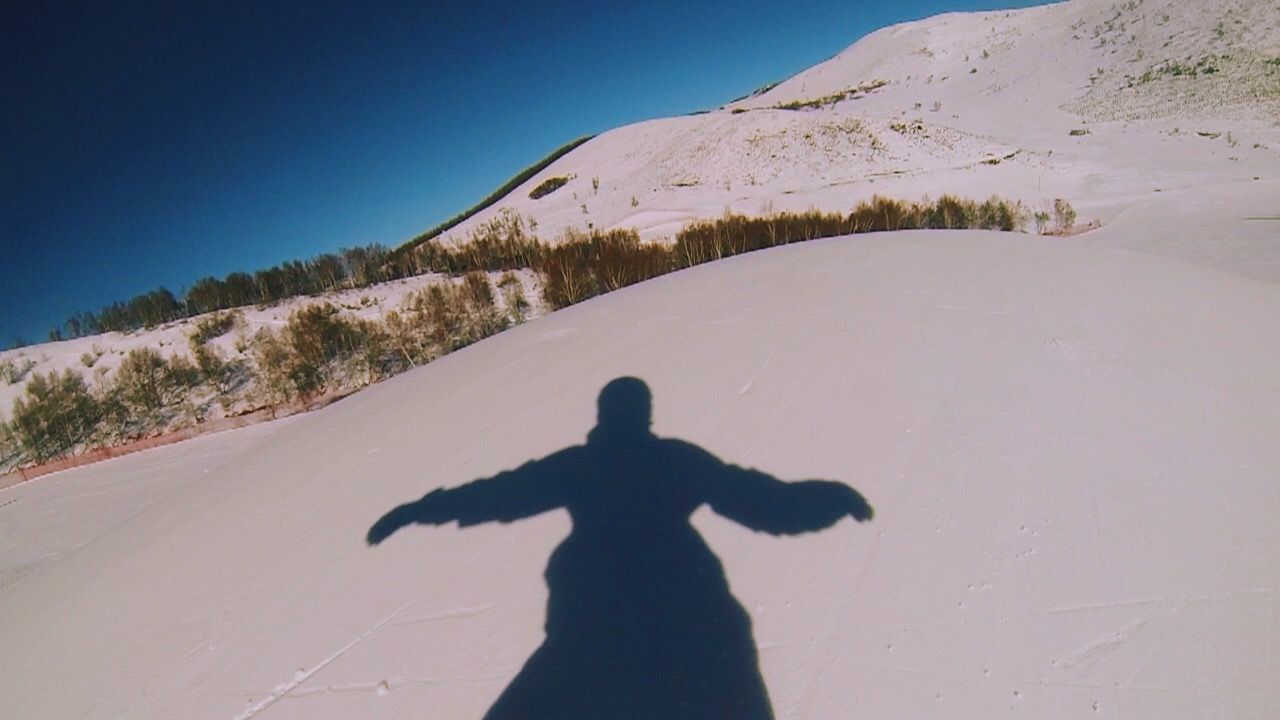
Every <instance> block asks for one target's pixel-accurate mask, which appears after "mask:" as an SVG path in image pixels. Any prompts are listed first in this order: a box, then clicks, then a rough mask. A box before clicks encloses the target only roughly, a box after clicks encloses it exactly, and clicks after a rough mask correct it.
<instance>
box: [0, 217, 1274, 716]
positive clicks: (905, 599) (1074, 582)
mask: <svg viewBox="0 0 1280 720" xmlns="http://www.w3.org/2000/svg"><path fill="white" fill-rule="evenodd" d="M1278 309H1280V288H1277V286H1275V285H1271V284H1264V283H1260V282H1256V281H1252V280H1247V279H1243V278H1239V277H1235V276H1232V275H1228V274H1223V273H1219V272H1215V271H1212V270H1207V269H1202V268H1196V267H1192V266H1188V265H1185V264H1183V263H1180V262H1177V261H1172V260H1165V259H1161V258H1154V257H1151V256H1149V255H1145V254H1142V253H1135V252H1130V251H1120V250H1108V249H1106V248H1103V247H1099V246H1089V245H1081V244H1075V243H1064V242H1062V241H1061V240H1060V239H1052V238H1036V237H1028V236H1017V235H1008V234H997V233H986V232H975V231H963V232H932V231H917V232H908V233H899V234H883V235H875V236H862V237H856V238H842V239H834V240H826V241H817V242H813V243H806V244H802V245H795V246H789V247H785V248H777V249H774V250H769V251H763V252H759V253H753V254H750V255H744V256H740V257H737V258H733V259H730V260H727V261H723V262H720V263H714V264H711V265H705V266H701V267H699V268H696V269H694V270H690V271H684V272H680V273H676V274H674V275H669V276H666V277H663V278H660V279H658V280H654V281H651V282H648V283H645V284H642V285H638V286H634V287H632V288H628V289H626V290H623V291H620V292H617V293H613V294H610V295H607V296H605V297H602V298H598V299H596V300H593V301H590V302H587V303H584V304H582V305H578V306H575V307H573V308H570V309H568V310H565V311H561V312H557V313H554V314H552V315H549V316H547V317H545V318H542V319H539V320H536V321H533V322H530V323H526V324H525V325H523V326H521V327H519V328H516V329H514V330H511V331H508V332H506V333H503V334H501V335H498V336H495V337H493V338H490V339H488V340H485V341H482V342H481V343H479V344H477V345H474V346H472V347H470V348H467V349H465V350H462V351H460V352H457V353H454V354H451V355H449V356H447V357H445V358H443V359H441V360H439V361H437V362H435V363H432V364H430V365H428V366H426V367H423V368H420V369H418V370H416V371H412V372H410V373H407V374H405V375H402V376H399V377H397V378H394V379H392V380H389V381H387V382H385V383H382V384H380V385H378V386H375V387H373V388H371V389H369V390H366V391H364V392H362V393H360V394H358V395H356V396H353V397H351V398H349V399H347V400H344V401H343V402H341V403H338V404H336V405H333V406H330V407H329V408H327V409H325V410H321V411H318V412H316V413H313V414H311V415H308V416H305V417H302V418H298V419H294V420H292V421H290V423H291V424H290V425H289V426H288V427H286V428H284V429H282V430H280V431H278V432H276V433H274V434H272V435H270V436H269V437H266V438H264V439H263V441H262V442H260V443H258V444H257V445H256V446H254V447H251V448H250V449H247V450H244V449H241V450H239V451H238V452H239V454H238V456H235V457H233V458H232V459H230V462H228V463H227V464H226V465H224V466H222V467H212V468H209V472H207V474H204V475H203V476H202V477H201V478H200V480H199V482H189V481H187V480H184V479H182V478H185V477H187V476H186V475H183V474H181V473H185V472H187V471H186V470H180V471H178V472H179V474H178V475H175V476H174V480H173V482H175V483H180V484H181V485H182V491H181V492H174V493H171V494H169V495H167V496H165V497H163V498H162V499H160V500H158V501H155V502H154V503H153V504H151V505H150V506H149V507H147V508H146V510H145V512H141V513H139V514H138V515H137V516H135V517H132V518H129V519H127V520H124V521H121V522H120V523H119V524H118V525H117V526H116V527H114V529H112V530H110V531H109V532H106V533H105V534H101V535H100V536H98V537H97V538H96V539H95V540H93V541H92V542H90V543H88V544H86V545H84V546H82V547H80V548H78V549H76V550H75V551H73V552H71V553H69V554H66V555H64V556H62V557H60V558H57V559H56V560H53V561H50V562H48V563H47V564H44V565H42V566H39V567H35V568H29V569H28V571H27V572H26V573H25V574H24V575H23V576H22V577H21V578H20V579H19V580H18V581H17V582H16V583H15V584H13V585H11V586H10V587H8V588H6V589H4V590H2V591H0V627H4V629H5V632H4V635H5V652H4V653H3V654H0V714H3V715H4V716H5V717H58V718H74V717H118V718H171V717H175V716H182V717H192V718H260V719H261V718H290V717H296V718H308V719H310V720H317V719H322V718H344V719H351V718H385V717H398V718H399V717H402V718H420V717H449V718H468V717H473V718H474V717H481V716H482V715H483V714H484V712H485V711H486V709H487V708H489V707H490V705H491V704H492V703H493V702H494V701H495V699H496V698H497V697H498V695H499V693H501V692H502V690H503V688H504V687H505V686H506V685H507V683H508V682H509V681H510V680H511V678H512V677H513V676H514V675H515V674H516V672H517V671H518V670H519V669H520V668H521V665H522V664H523V663H524V662H525V660H526V659H527V658H528V657H529V656H530V653H532V652H533V651H534V649H535V648H536V647H537V646H538V645H539V643H540V642H542V636H543V621H544V613H545V611H546V603H547V601H548V595H547V586H546V584H545V583H544V580H543V577H542V573H543V570H544V568H546V567H547V564H548V561H549V558H550V556H551V554H552V552H553V550H554V549H555V548H556V546H557V544H558V543H560V542H561V541H562V540H563V539H564V538H565V536H566V534H567V533H568V532H569V530H570V523H569V518H568V516H567V515H566V514H565V513H564V511H563V510H555V511H552V512H549V513H547V514H545V515H539V516H537V517H533V518H530V519H527V520H520V521H517V522H512V523H510V524H504V523H493V522H491V523H484V524H479V525H475V526H473V527H466V528H457V527H455V526H453V525H447V526H444V527H439V528H436V527H409V528H405V529H403V530H401V531H400V532H399V533H398V534H396V535H395V536H393V537H391V538H390V539H388V540H387V541H385V542H384V543H383V544H382V545H381V546H378V547H376V548H370V547H368V546H366V544H365V535H366V532H367V531H368V530H369V528H370V526H371V525H372V524H373V523H374V521H375V520H377V519H378V517H379V516H381V515H382V514H383V513H385V512H387V511H389V510H391V509H392V508H393V507H394V506H396V505H398V504H400V503H405V502H408V501H412V500H415V499H417V498H419V497H421V496H422V495H423V494H424V493H426V492H428V491H430V490H432V489H433V488H439V487H444V486H457V485H460V484H463V483H466V482H468V481H470V480H472V479H474V478H479V477H486V476H491V475H493V474H494V473H497V472H498V471H501V470H504V469H508V468H514V467H516V466H518V465H520V464H521V463H524V462H525V461H527V460H529V459H532V458H541V457H544V456H546V455H548V454H550V453H553V452H555V451H558V450H561V449H563V448H566V447H570V446H573V445H575V444H578V443H581V442H583V439H584V436H585V434H586V433H587V431H588V430H590V429H591V428H592V425H593V423H594V420H595V400H596V394H597V393H598V392H599V391H600V389H601V388H602V387H603V386H604V385H605V384H606V383H607V382H609V381H610V380H611V379H613V378H616V377H619V376H623V375H631V376H635V377H639V378H641V379H643V381H644V382H645V383H647V384H648V386H649V387H650V388H651V391H652V394H653V399H654V400H653V402H654V431H655V432H656V433H658V434H659V435H661V436H667V437H673V438H680V439H683V440H685V441H688V442H691V443H695V444H697V445H699V446H701V447H703V448H705V449H706V450H707V451H709V452H711V453H713V454H714V455H716V456H718V457H719V458H720V459H722V460H723V461H725V462H731V463H736V464H739V465H741V466H745V467H754V468H759V469H760V470H762V471H764V472H767V473H770V474H772V475H774V476H776V477H778V478H781V479H784V480H800V479H805V478H826V479H833V480H838V481H840V482H843V483H848V484H849V485H851V486H853V487H856V488H857V489H858V490H859V491H860V492H861V493H862V494H863V495H865V497H866V498H867V499H868V501H869V502H870V503H871V504H872V505H873V506H874V507H875V511H876V515H875V518H874V520H872V521H871V522H870V523H867V524H857V523H855V522H853V521H852V520H851V519H850V520H846V521H844V522H841V523H837V524H836V525H835V526H834V527H832V528H830V529H828V530H825V531H822V532H817V533H811V534H805V535H800V536H795V537H786V538H779V537H774V536H772V535H769V534H766V533H753V532H751V531H750V530H747V529H744V528H743V527H740V526H737V525H735V524H734V523H733V522H731V521H729V520H726V519H724V518H722V517H719V516H717V515H715V514H713V513H712V512H710V511H709V510H707V509H706V508H704V509H702V510H699V511H698V512H696V513H695V514H694V516H693V524H694V526H695V527H696V528H697V530H698V531H699V532H700V533H701V534H702V535H703V536H704V537H705V538H706V540H707V542H708V543H709V544H710V547H711V549H712V551H713V552H714V553H715V554H716V555H717V556H719V558H720V560H721V561H722V562H723V565H724V570H725V573H726V576H727V579H728V582H729V586H730V588H731V591H732V593H733V595H734V596H735V597H736V598H737V601H738V602H740V603H741V605H742V606H743V607H744V608H746V610H747V611H748V613H749V615H750V618H751V624H752V632H753V634H754V640H755V643H756V644H757V646H758V648H759V656H760V660H759V668H760V671H761V674H762V677H763V679H764V682H765V684H766V686H767V688H768V692H769V695H770V698H771V699H772V704H773V708H774V710H775V712H776V715H777V717H780V718H846V717H862V716H894V717H910V718H923V717H929V718H972V717H1022V716H1034V717H1040V718H1077V717H1081V716H1086V715H1088V716H1090V717H1092V716H1094V713H1099V714H1100V716H1110V717H1152V716H1160V717H1169V718H1200V717H1206V716H1208V717H1212V716H1221V717H1232V718H1242V719H1243V718H1259V719H1261V718H1267V717H1270V716H1271V713H1272V711H1273V710H1274V708H1275V706H1276V703H1277V702H1280V696H1277V690H1276V688H1275V685H1274V682H1273V681H1272V679H1273V678H1274V677H1275V676H1276V675H1277V673H1280V665H1277V662H1278V661H1280V656H1277V655H1276V653H1274V652H1272V651H1271V650H1270V648H1272V647H1273V646H1274V644H1275V641H1276V628H1275V627H1274V623H1273V619H1274V618H1273V616H1274V612H1275V603H1276V588H1277V587H1280V569H1278V568H1277V565H1276V563H1275V562H1274V549H1275V548H1276V547H1278V546H1280V530H1278V529H1277V526H1276V524H1275V523H1274V522H1273V519H1274V517H1275V515H1276V512H1277V511H1280V488H1278V487H1277V485H1276V484H1275V482H1274V479H1275V477H1276V476H1277V475H1280V448H1278V446H1277V445H1276V443H1275V442H1274V440H1275V437H1276V431H1277V429H1280V428H1278V427H1277V425H1276V418H1277V417H1280V393H1278V392H1277V387H1276V384H1275V381H1274V378H1275V372H1274V371H1275V369H1276V368H1277V367H1280V321H1278V320H1277V318H1280V312H1277V310H1278ZM206 441H208V440H200V441H193V442H206ZM167 450H171V449H167ZM146 455H147V453H143V454H140V455H135V456H130V457H127V458H123V459H120V460H114V461H110V462H109V463H104V464H102V465H99V466H95V467H94V468H85V469H82V470H78V471H73V472H75V473H86V472H95V471H96V468H110V467H112V466H115V465H117V464H129V463H136V465H130V466H129V467H134V468H136V471H135V472H137V473H143V474H145V473H148V472H149V471H148V469H147V465H146V462H147V458H146ZM205 467H206V468H208V467H209V466H208V465H205ZM116 472H120V471H116ZM61 477H63V476H53V477H51V478H49V479H47V480H39V481H36V482H35V483H30V484H27V485H23V486H18V487H16V488H11V489H9V490H6V491H3V492H2V493H0V503H3V507H0V512H3V513H6V514H8V513H39V512H41V511H42V509H43V508H45V507H47V504H48V503H49V502H53V500H52V499H44V500H41V499H40V498H39V496H37V495H35V494H34V493H35V486H38V485H40V484H41V483H44V482H51V481H58V482H70V481H71V478H75V477H77V476H75V475H71V474H69V475H68V479H67V480H65V481H64V480H59V478H61ZM591 479H592V480H594V481H596V482H599V483H605V484H607V483H609V482H610V476H609V474H608V473H607V472H605V473H604V475H602V476H600V477H593V478H591ZM157 480H158V481H162V480H161V479H160V478H157ZM675 480H676V479H675V478H667V477H662V478H655V480H654V482H655V483H656V484H660V481H661V482H672V481H675ZM74 487H77V488H79V489H80V495H79V496H78V497H77V498H75V499H65V500H62V501H61V502H63V503H64V504H63V506H62V508H63V509H62V519H61V522H63V523H67V524H68V525H70V526H71V527H75V526H76V525H78V524H80V523H86V522H90V521H91V519H92V518H94V516H95V514H96V513H97V512H98V511H99V507H100V505H101V503H102V502H103V501H104V499H105V498H109V497H110V492H109V490H108V489H107V488H104V487H101V486H98V487H96V488H95V486H93V485H91V484H86V483H84V481H77V482H76V483H75V484H74ZM605 487H607V485H605ZM530 490H531V491H532V489H530ZM552 505H554V503H552ZM95 522H96V521H95ZM659 607H661V606H659ZM663 622H664V620H663V617H662V615H661V612H660V611H659V612H658V617H657V618H656V619H655V620H654V623H655V626H656V627H657V628H658V629H661V627H662V623H663ZM619 652H625V650H624V649H620V650H619ZM565 672H570V670H569V669H566V670H565ZM593 672H598V673H599V672H603V673H605V674H606V675H607V673H608V670H607V668H605V669H601V668H595V669H594V670H593ZM615 680H616V678H615ZM667 680H668V679H666V678H663V677H662V675H661V672H660V671H659V672H658V674H657V675H656V676H654V677H652V678H651V679H650V680H649V681H648V682H651V683H654V684H655V685H656V686H658V687H662V684H663V683H664V682H666V681H667ZM559 681H561V682H573V681H574V680H573V678H572V677H569V676H565V677H562V678H559Z"/></svg>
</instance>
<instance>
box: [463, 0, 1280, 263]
mask: <svg viewBox="0 0 1280 720" xmlns="http://www.w3.org/2000/svg"><path fill="white" fill-rule="evenodd" d="M1277 58H1280V13H1277V12H1276V9H1275V7H1274V3H1271V2H1266V1H1265V0H1230V1H1228V2H1208V1H1207V0H1144V1H1143V2H1138V1H1137V0H1134V1H1133V2H1124V3H1120V2H1113V1H1112V0H1072V1H1071V2H1064V3H1059V4H1055V5H1046V6H1042V7H1035V8H1030V9H1026V10H1011V11H1001V12H989V13H956V14H948V15H941V16H937V17H933V18H929V19H926V20H921V21H918V22H912V23H906V24H903V25H896V26H893V27H889V28H885V29H883V30H880V31H878V32H875V33H872V34H871V35H868V36H867V37H865V38H862V39H861V40H859V41H858V42H856V43H854V44H853V45H852V46H850V47H849V48H848V49H846V50H845V51H843V52H841V53H840V54H839V55H837V56H835V57H834V58H831V59H830V60H828V61H826V62H824V63H821V64H819V65H816V66H814V67H813V68H810V69H809V70H806V71H804V72H802V73H800V74H798V75H796V76H794V77H792V78H789V79H787V80H786V81H784V82H782V83H780V84H778V85H777V86H776V87H773V88H771V89H769V90H768V91H767V92H763V93H760V94H758V95H754V96H752V97H748V98H745V99H743V100H740V101H737V102H733V103H730V104H728V105H726V106H724V107H721V108H719V109H717V110H715V111H712V112H710V113H706V114H701V115H691V116H686V117H676V118H665V119H660V120H653V121H649V122H643V123H639V124H636V125H629V126H626V127H621V128H618V129H615V130H611V131H609V132H606V133H603V134H601V135H600V136H599V137H597V138H595V139H593V140H591V141H590V142H588V143H586V144H584V145H582V146H581V147H579V148H577V149H576V150H574V151H572V152H570V153H569V154H567V155H565V156H564V157H563V158H561V159H559V160H558V161H556V162H555V163H553V164H551V165H550V166H549V167H547V168H546V169H545V170H543V171H542V172H541V173H539V174H538V175H536V176H535V177H533V178H531V179H530V180H529V181H528V182H526V183H525V184H524V185H523V186H521V187H519V188H517V189H516V190H514V191H513V192H512V193H511V194H510V195H509V196H508V197H507V198H506V199H504V200H503V201H502V202H499V203H498V204H496V205H495V206H493V207H492V208H490V209H489V210H487V211H485V212H483V213H480V214H479V215H477V216H476V217H474V218H472V219H471V220H469V221H468V222H466V223H463V224H462V225H460V226H459V227H457V228H455V229H454V230H453V231H451V232H450V233H449V234H448V237H449V238H451V239H452V240H454V241H463V240H465V239H466V237H467V234H468V233H469V231H470V230H471V228H473V227H475V225H476V224H477V223H482V222H485V221H487V220H488V219H489V218H490V217H492V216H493V215H495V214H496V213H498V212H501V211H502V209H504V208H510V209H512V210H515V211H517V212H519V213H521V214H524V215H527V216H530V217H533V218H534V219H536V220H537V223H538V227H539V232H540V233H542V234H544V235H546V236H554V235H555V233H557V232H559V231H560V230H561V229H563V228H565V227H578V228H583V227H585V226H586V225H587V224H588V223H590V224H592V225H593V226H594V227H597V228H610V227H635V228H638V229H639V230H640V231H641V234H642V235H643V236H645V237H663V236H668V237H669V236H672V235H674V234H675V232H676V231H677V230H678V229H679V228H680V227H681V226H683V224H685V223H687V222H688V221H690V220H692V219H696V218H706V217H713V216H716V215H719V214H721V213H723V212H724V211H725V210H726V209H732V210H735V211H739V212H745V213H750V214H754V213H759V212H761V211H763V210H767V209H774V210H784V209H795V210H800V209H806V208H809V207H815V206H816V207H819V208H822V209H829V210H847V209H849V208H851V207H852V206H853V205H854V204H855V203H856V202H857V201H859V200H862V199H866V198H868V197H870V196H872V195H873V194H877V193H879V194H881V195H888V196H893V197H906V198H918V197H920V196H923V195H932V196H934V197H937V196H938V195H939V194H942V193H944V192H951V193H956V194H960V195H964V196H970V197H979V198H983V197H987V196H989V195H991V194H993V193H996V194H1000V195H1001V196H1004V197H1009V198H1012V199H1019V200H1022V201H1023V202H1025V203H1027V204H1028V205H1031V206H1033V207H1047V206H1048V205H1049V204H1051V203H1052V200H1053V199H1054V198H1058V197H1062V198H1067V199H1068V200H1069V201H1070V202H1072V203H1073V204H1074V205H1075V207H1076V208H1077V209H1078V210H1079V211H1080V214H1081V218H1082V219H1095V218H1096V219H1100V220H1101V221H1102V222H1103V223H1104V224H1106V223H1109V222H1111V221H1113V220H1115V219H1117V218H1119V217H1121V216H1123V215H1125V214H1126V213H1129V212H1131V211H1139V212H1141V211H1143V210H1144V209H1148V208H1149V209H1150V213H1149V214H1150V215H1152V216H1153V219H1157V220H1158V219H1159V218H1162V217H1166V216H1167V215H1168V213H1169V212H1170V211H1177V210H1178V208H1180V207H1185V206H1186V205H1187V204H1188V203H1192V204H1194V203H1196V202H1198V201H1200V200H1203V199H1204V198H1206V197H1207V196H1211V195H1213V194H1214V193H1218V192H1222V193H1224V194H1226V195H1230V196H1231V197H1233V198H1235V197H1241V196H1246V197H1249V198H1256V199H1257V200H1258V201H1259V202H1262V203H1263V204H1269V205H1271V206H1272V207H1273V206H1274V202H1273V201H1271V200H1270V198H1274V197H1277V196H1280V184H1277V182H1280V177H1277V173H1276V168H1277V164H1278V163H1280V127H1278V126H1277V118H1278V117H1280V62H1278V61H1277ZM841 94H843V99H838V100H837V98H839V97H841ZM824 99H825V101H824ZM803 103H814V104H816V105H817V106H816V107H807V108H803V109H798V110H782V109H777V108H778V107H779V106H786V105H788V104H803ZM553 177H566V178H569V181H568V183H567V184H565V185H564V186H562V187H560V188H559V189H557V190H555V191H554V192H552V193H551V194H549V195H546V196H543V197H541V198H539V199H536V200H535V199H532V198H530V197H529V193H530V192H531V191H532V190H533V188H535V187H537V186H538V185H539V184H541V183H542V182H544V181H545V180H547V179H548V178H553ZM1170 193H1174V194H1179V197H1180V198H1181V199H1180V200H1178V201H1175V202H1172V203H1170V202H1169V201H1168V197H1169V194H1170ZM1187 215H1188V218H1187V219H1189V220H1191V221H1193V222H1194V214H1193V213H1188V214H1187ZM1146 249H1154V248H1146ZM1219 250H1220V249H1217V248H1215V249H1213V250H1209V251H1201V250H1199V249H1188V248H1183V247H1181V244H1180V243H1175V244H1172V245H1171V246H1169V247H1164V248H1158V249H1157V251H1159V252H1171V253H1174V254H1180V255H1183V256H1188V255H1190V256H1192V257H1195V258H1197V259H1201V260H1204V259H1206V256H1212V259H1209V261H1210V262H1212V263H1213V264H1215V265H1218V266H1220V267H1224V268H1226V269H1230V270H1234V271H1238V272H1244V273H1247V274H1251V275H1258V274H1263V275H1266V276H1267V277H1271V278H1273V279H1274V278H1280V274H1277V272H1276V271H1277V269H1278V268H1276V266H1275V265H1274V264H1273V263H1271V261H1269V260H1268V261H1266V262H1267V268H1266V270H1265V271H1263V270H1259V269H1258V268H1257V267H1255V259H1254V258H1252V257H1238V256H1236V254H1235V249H1234V248H1227V249H1225V250H1223V251H1219Z"/></svg>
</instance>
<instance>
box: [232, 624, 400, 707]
mask: <svg viewBox="0 0 1280 720" xmlns="http://www.w3.org/2000/svg"><path fill="white" fill-rule="evenodd" d="M414 602H415V601H413V600H410V601H409V602H407V603H405V604H404V605H401V606H400V607H399V608H398V609H396V611H395V612H393V613H391V614H390V615H387V616H386V617H384V618H382V619H381V620H379V621H378V623H377V624H375V625H374V626H373V627H371V628H369V629H368V630H365V631H364V632H362V633H360V634H359V635H358V636H356V637H355V639H353V640H352V641H351V642H349V643H347V644H346V645H343V646H342V647H340V648H338V649H337V650H336V651H334V652H333V653H332V654H330V655H329V656H328V657H326V658H325V659H323V660H321V661H320V662H319V663H317V664H316V666H315V667H313V668H311V669H310V670H305V671H304V670H299V671H298V672H297V673H295V674H294V676H293V679H292V680H290V681H289V682H286V683H281V684H280V685H277V686H275V688H274V689H273V690H271V692H269V693H267V696H266V697H265V698H263V699H262V700H260V701H259V702H258V703H257V704H255V705H254V706H252V707H250V708H248V709H247V710H245V711H244V712H242V713H240V714H239V715H236V716H235V718H234V720H250V718H253V717H255V716H257V715H258V713H261V712H262V711H263V710H266V709H267V708H269V707H271V705H273V704H274V703H275V702H276V701H277V700H279V699H280V698H282V697H284V696H285V695H288V694H289V691H291V690H293V689H294V688H296V687H298V686H299V685H301V684H302V683H304V682H306V681H307V680H308V679H309V678H310V677H311V676H313V675H315V674H316V673H318V672H320V671H321V670H323V669H324V668H325V667H327V666H328V665H329V664H330V663H332V662H333V661H334V660H337V659H338V658H340V657H342V655H343V653H345V652H347V651H348V650H350V649H351V648H353V647H355V646H356V645H357V644H359V643H360V641H362V640H364V639H365V638H367V637H369V636H370V635H372V634H374V633H375V632H377V631H378V630H379V629H381V628H382V626H383V625H386V624H387V623H389V622H391V621H392V620H393V619H395V617H396V616H397V615H399V614H400V613H402V612H404V611H405V610H408V609H409V606H410V605H413V603H414Z"/></svg>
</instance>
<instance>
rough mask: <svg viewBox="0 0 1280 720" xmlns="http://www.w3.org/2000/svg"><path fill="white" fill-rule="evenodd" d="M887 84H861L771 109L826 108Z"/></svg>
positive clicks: (857, 97)
mask: <svg viewBox="0 0 1280 720" xmlns="http://www.w3.org/2000/svg"><path fill="white" fill-rule="evenodd" d="M888 84H889V81H888V80H872V81H871V82H866V83H862V84H861V85H857V86H855V87H851V88H847V89H845V90H840V91H839V92H834V93H831V94H830V95H823V96H822V97H820V98H814V99H812V100H793V101H791V102H786V103H778V104H777V105H774V106H773V107H774V108H775V109H778V110H814V109H817V108H822V107H827V106H828V105H835V104H836V103H838V102H841V101H844V100H857V99H859V98H861V97H865V96H866V95H867V94H868V93H871V92H874V91H876V90H879V89H880V88H882V87H884V86H885V85H888Z"/></svg>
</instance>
